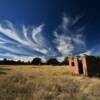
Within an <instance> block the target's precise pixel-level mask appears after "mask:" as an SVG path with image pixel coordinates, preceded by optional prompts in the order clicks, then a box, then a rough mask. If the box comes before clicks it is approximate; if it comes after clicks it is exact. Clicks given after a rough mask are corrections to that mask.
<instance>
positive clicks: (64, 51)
mask: <svg viewBox="0 0 100 100" xmlns="http://www.w3.org/2000/svg"><path fill="white" fill-rule="evenodd" d="M77 21H79V18H77V19H74V20H70V18H68V17H67V16H65V15H64V16H63V18H62V23H61V25H60V26H59V27H58V28H57V29H56V31H55V32H54V37H55V39H54V43H55V44H56V49H57V50H58V51H59V53H61V56H68V55H72V54H78V53H79V52H81V51H82V50H84V48H86V43H85V38H84V35H83V34H82V32H80V33H79V32H77V30H79V28H78V29H76V30H73V29H72V27H74V26H73V25H74V24H75V23H77Z"/></svg>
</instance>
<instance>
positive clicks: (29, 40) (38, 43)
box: [0, 21, 49, 54]
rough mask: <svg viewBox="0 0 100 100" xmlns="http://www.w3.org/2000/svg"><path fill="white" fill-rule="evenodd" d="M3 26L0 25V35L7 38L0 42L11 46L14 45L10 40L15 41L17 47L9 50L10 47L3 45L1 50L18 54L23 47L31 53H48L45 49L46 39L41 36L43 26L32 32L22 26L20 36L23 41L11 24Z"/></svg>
mask: <svg viewBox="0 0 100 100" xmlns="http://www.w3.org/2000/svg"><path fill="white" fill-rule="evenodd" d="M5 25H6V27H5V26H3V25H2V24H0V34H3V35H4V36H6V37H8V39H6V38H3V39H2V38H1V39H2V42H4V43H5V44H6V43H10V44H11V45H12V44H14V42H13V41H10V40H11V39H12V40H14V41H16V43H18V44H17V45H16V44H15V48H11V46H5V45H2V47H1V48H4V49H6V50H8V51H10V52H12V53H19V54H20V53H21V52H22V51H21V50H20V48H23V47H26V48H27V49H31V50H32V51H37V52H39V53H42V54H47V53H48V52H49V50H48V48H47V43H46V42H45V41H46V38H45V37H44V36H43V33H42V31H43V26H44V24H42V25H39V26H37V27H35V28H33V29H32V31H30V29H29V28H27V27H25V25H23V27H22V32H21V33H20V35H22V36H23V37H24V39H23V38H22V37H21V36H20V35H19V33H18V31H17V29H16V28H15V27H14V25H13V24H12V23H11V22H9V21H7V23H6V24H5ZM29 34H31V37H29ZM1 39H0V40H1ZM19 46H20V47H19ZM16 47H18V48H16ZM23 53H24V51H23Z"/></svg>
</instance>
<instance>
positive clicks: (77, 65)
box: [69, 55, 100, 76]
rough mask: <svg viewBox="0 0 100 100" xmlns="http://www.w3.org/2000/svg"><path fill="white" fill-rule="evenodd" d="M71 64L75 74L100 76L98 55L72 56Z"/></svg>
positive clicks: (72, 71)
mask: <svg viewBox="0 0 100 100" xmlns="http://www.w3.org/2000/svg"><path fill="white" fill-rule="evenodd" d="M69 66H70V68H71V73H72V74H73V75H80V74H84V75H86V76H100V58H99V57H96V56H87V55H84V56H82V57H70V58H69Z"/></svg>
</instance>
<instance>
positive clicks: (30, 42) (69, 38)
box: [0, 15, 86, 61]
mask: <svg viewBox="0 0 100 100" xmlns="http://www.w3.org/2000/svg"><path fill="white" fill-rule="evenodd" d="M80 18H81V17H76V18H75V19H74V20H72V19H71V18H70V17H67V16H66V15H64V16H63V17H62V22H61V25H59V26H58V27H57V28H56V30H55V31H54V33H52V34H53V35H54V37H53V38H52V40H51V41H50V40H49V39H47V38H46V36H45V35H44V26H45V25H44V24H41V25H39V26H36V27H32V26H31V27H29V26H27V27H26V26H25V25H22V27H21V29H18V27H16V26H15V25H14V24H12V23H11V22H10V21H6V23H4V24H0V57H2V58H13V59H15V60H16V59H17V60H18V59H19V58H20V57H21V56H22V57H23V58H21V60H26V58H24V57H25V56H26V57H29V59H30V60H31V59H32V58H31V57H35V56H37V57H40V58H43V60H44V61H45V60H46V59H49V58H50V57H57V58H58V59H64V57H65V56H69V55H72V54H79V53H80V52H82V51H84V48H85V47H86V43H85V38H84V35H83V34H82V33H83V28H82V27H80V28H79V27H78V28H76V30H75V29H73V27H74V25H75V24H76V23H77V22H78V21H79V19H80ZM52 41H53V43H51V44H52V45H53V46H51V45H49V44H50V42H52ZM3 52H4V53H3Z"/></svg>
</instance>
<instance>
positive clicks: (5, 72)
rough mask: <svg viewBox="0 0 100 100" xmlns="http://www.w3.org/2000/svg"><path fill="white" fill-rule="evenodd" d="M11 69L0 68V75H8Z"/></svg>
mask: <svg viewBox="0 0 100 100" xmlns="http://www.w3.org/2000/svg"><path fill="white" fill-rule="evenodd" d="M9 70H11V69H10V68H5V67H0V75H6V74H7V71H9Z"/></svg>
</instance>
